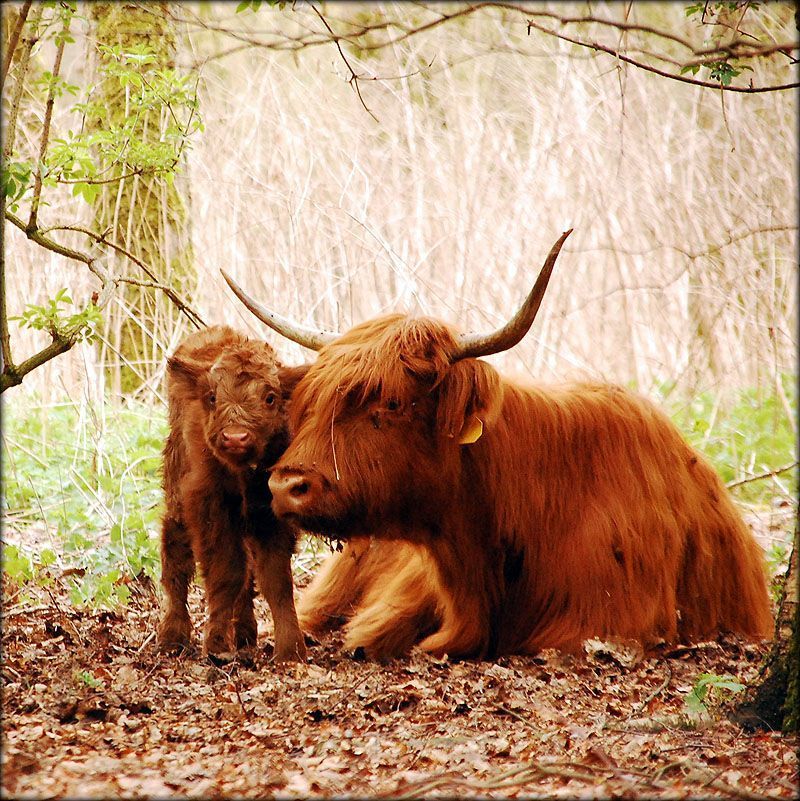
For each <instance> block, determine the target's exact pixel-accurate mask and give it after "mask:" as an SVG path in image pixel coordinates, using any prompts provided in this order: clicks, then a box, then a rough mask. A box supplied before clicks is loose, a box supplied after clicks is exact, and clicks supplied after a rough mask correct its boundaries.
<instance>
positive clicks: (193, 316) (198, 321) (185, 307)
mask: <svg viewBox="0 0 800 801" xmlns="http://www.w3.org/2000/svg"><path fill="white" fill-rule="evenodd" d="M48 230H50V231H77V232H78V233H81V234H85V235H86V236H88V237H90V238H91V239H93V240H94V241H95V242H97V243H98V244H101V245H107V246H108V247H110V248H111V249H112V250H115V251H116V252H117V253H119V254H120V255H122V256H125V258H127V259H129V260H130V261H132V262H133V263H134V264H135V265H136V266H137V267H139V268H140V269H141V270H142V272H143V273H144V274H145V275H146V276H147V277H148V278H149V279H150V281H149V282H145V281H138V280H136V279H135V278H114V279H113V280H114V281H115V283H117V284H133V285H136V286H142V287H149V288H151V289H158V290H160V291H161V292H163V293H164V294H165V295H166V296H167V297H168V298H169V299H170V300H171V301H172V302H173V303H174V304H175V305H176V306H177V307H178V309H180V311H181V312H183V314H185V315H186V317H187V318H188V320H189V321H190V322H191V323H192V324H193V325H195V326H197V328H203V327H204V326H205V322H204V321H203V318H202V317H200V315H199V314H198V313H197V312H196V311H194V309H192V307H191V306H189V304H188V303H187V302H186V301H185V300H184V299H183V298H182V297H181V296H180V295H179V294H178V293H177V292H176V291H175V290H174V289H173V288H172V287H170V286H168V285H166V284H162V283H160V282H159V281H158V279H157V278H156V274H155V272H154V271H153V270H152V269H151V268H150V267H148V266H147V264H145V263H144V262H143V261H142V260H141V259H139V258H137V257H136V256H134V255H133V253H131V252H130V251H129V250H126V249H125V248H124V247H123V246H122V245H120V244H118V243H117V242H113V241H112V240H110V239H108V238H107V234H108V232H107V231H104V232H103V233H102V234H99V233H97V231H92V230H91V229H90V228H85V227H84V226H82V225H57V226H53V227H52V228H49V229H48Z"/></svg>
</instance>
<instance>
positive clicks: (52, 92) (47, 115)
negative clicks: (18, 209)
mask: <svg viewBox="0 0 800 801" xmlns="http://www.w3.org/2000/svg"><path fill="white" fill-rule="evenodd" d="M70 19H71V18H70V16H67V17H66V18H65V20H64V27H63V29H62V36H61V37H60V40H59V42H58V47H57V49H56V59H55V63H54V64H53V72H52V75H51V77H50V88H49V89H48V91H47V102H46V104H45V108H44V123H43V124H42V141H41V144H40V145H39V162H38V164H37V165H36V177H35V178H34V180H33V197H32V198H31V213H30V217H29V218H28V228H30V229H32V230H35V228H36V218H37V217H38V216H39V203H40V201H41V198H42V170H43V169H44V161H45V157H46V156H47V145H48V142H49V140H50V123H51V122H52V119H53V104H54V103H55V99H56V81H57V80H58V75H59V73H60V72H61V60H62V58H63V57H64V45H65V44H66V35H67V33H68V32H69V24H70Z"/></svg>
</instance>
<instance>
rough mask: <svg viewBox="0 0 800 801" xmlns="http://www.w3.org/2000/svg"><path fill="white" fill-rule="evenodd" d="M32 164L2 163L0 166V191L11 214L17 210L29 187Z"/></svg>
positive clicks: (19, 162) (18, 162) (21, 162)
mask: <svg viewBox="0 0 800 801" xmlns="http://www.w3.org/2000/svg"><path fill="white" fill-rule="evenodd" d="M32 173H33V164H31V163H30V162H27V161H10V162H6V161H3V163H2V165H0V191H2V192H3V194H4V195H5V198H6V203H7V204H8V208H9V210H10V211H12V212H16V211H17V210H18V209H19V201H20V200H21V199H22V198H23V196H24V195H25V193H26V192H27V191H28V189H29V187H30V185H31V174H32Z"/></svg>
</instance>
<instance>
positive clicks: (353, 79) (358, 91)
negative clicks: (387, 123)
mask: <svg viewBox="0 0 800 801" xmlns="http://www.w3.org/2000/svg"><path fill="white" fill-rule="evenodd" d="M311 9H312V11H313V12H314V13H315V14H316V15H317V16H318V17H319V18H320V20H321V21H322V24H323V25H324V26H325V27H326V28H327V29H328V31H329V32H330V34H331V36H332V37H333V41H334V42H335V44H336V49H337V50H338V51H339V55H340V56H341V57H342V61H344V63H345V65H346V66H347V69H348V70H350V80H349V81H348V83H350V85H351V86H352V87H353V88H354V89H355V90H356V94H357V95H358V99H359V100H360V101H361V105H362V106H363V107H364V111H366V112H367V114H369V116H370V117H372V119H373V120H375V122H380V120H379V119H378V118H377V117H376V116H375V115H374V114H373V113H372V112H371V111H370V110H369V109H368V108H367V104H366V103H365V102H364V98H363V97H362V96H361V89H360V88H359V86H358V75H356V73H355V70H354V69H353V68H352V66H350V62H349V61H348V60H347V56H346V55H345V54H344V50H342V46H341V45H340V44H339V37H337V36H336V34H335V33H334V32H333V29H332V28H331V26H330V25H328V21H327V20H326V19H325V17H323V16H322V14H321V13H320V12H319V10H318V9H317V7H316V6H311Z"/></svg>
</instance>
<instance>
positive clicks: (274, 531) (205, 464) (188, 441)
mask: <svg viewBox="0 0 800 801" xmlns="http://www.w3.org/2000/svg"><path fill="white" fill-rule="evenodd" d="M301 373H302V368H284V367H282V366H281V365H280V364H279V363H278V361H277V360H276V358H275V353H274V351H273V350H272V348H271V347H270V346H269V345H267V344H266V343H265V342H259V341H256V340H252V339H248V338H247V337H245V336H244V335H242V334H239V333H237V332H236V331H234V330H233V329H231V328H228V327H226V326H214V327H211V328H207V329H205V330H203V331H199V332H197V333H195V334H192V335H190V336H189V337H187V338H186V339H185V340H184V341H183V342H182V343H181V345H180V346H179V347H178V349H177V350H176V352H175V354H174V355H173V356H172V357H171V358H170V359H169V360H168V362H167V388H168V396H169V424H170V431H169V436H168V437H167V442H166V445H165V447H164V495H165V504H166V509H165V512H164V519H163V524H162V535H161V583H162V585H163V587H164V591H165V593H166V608H165V611H164V615H163V619H162V620H161V624H160V626H159V629H158V640H159V644H160V646H161V647H162V648H170V647H176V646H186V645H188V644H189V642H190V640H191V622H190V619H189V613H188V610H187V607H186V597H187V592H188V588H189V584H190V582H191V580H192V577H193V575H194V570H195V561H197V562H198V563H199V565H200V570H201V572H202V575H203V579H204V581H205V588H206V602H207V605H208V621H207V623H206V628H205V649H206V652H207V653H208V654H209V655H211V656H214V657H216V658H218V659H222V660H225V659H230V658H231V657H232V651H233V649H234V648H237V649H238V648H246V647H249V646H253V645H255V643H256V634H257V626H256V619H255V616H254V613H253V576H255V580H256V583H257V585H258V589H259V590H260V592H261V593H262V594H263V595H264V597H265V598H266V599H267V602H268V603H269V606H270V609H271V611H272V618H273V621H274V624H275V659H278V660H292V659H304V658H305V653H306V652H305V644H304V642H303V635H302V633H301V631H300V628H299V626H298V624H297V615H296V613H295V607H294V597H293V584H292V572H291V558H292V553H293V552H294V547H295V535H294V533H293V532H292V531H291V530H290V529H289V528H288V527H287V526H286V525H285V524H283V523H280V522H279V521H278V520H277V519H276V518H275V515H274V514H273V513H272V510H271V509H270V502H271V500H272V498H271V495H270V493H269V490H268V488H267V477H268V473H267V468H268V467H269V466H270V465H272V464H273V463H274V462H275V461H276V460H277V459H278V457H279V456H280V455H281V453H283V450H284V449H285V448H286V445H287V442H288V437H287V432H286V423H285V404H286V399H287V396H288V394H289V392H290V391H291V387H292V385H293V383H294V382H295V381H296V380H297V378H298V377H299V376H300V375H301Z"/></svg>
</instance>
